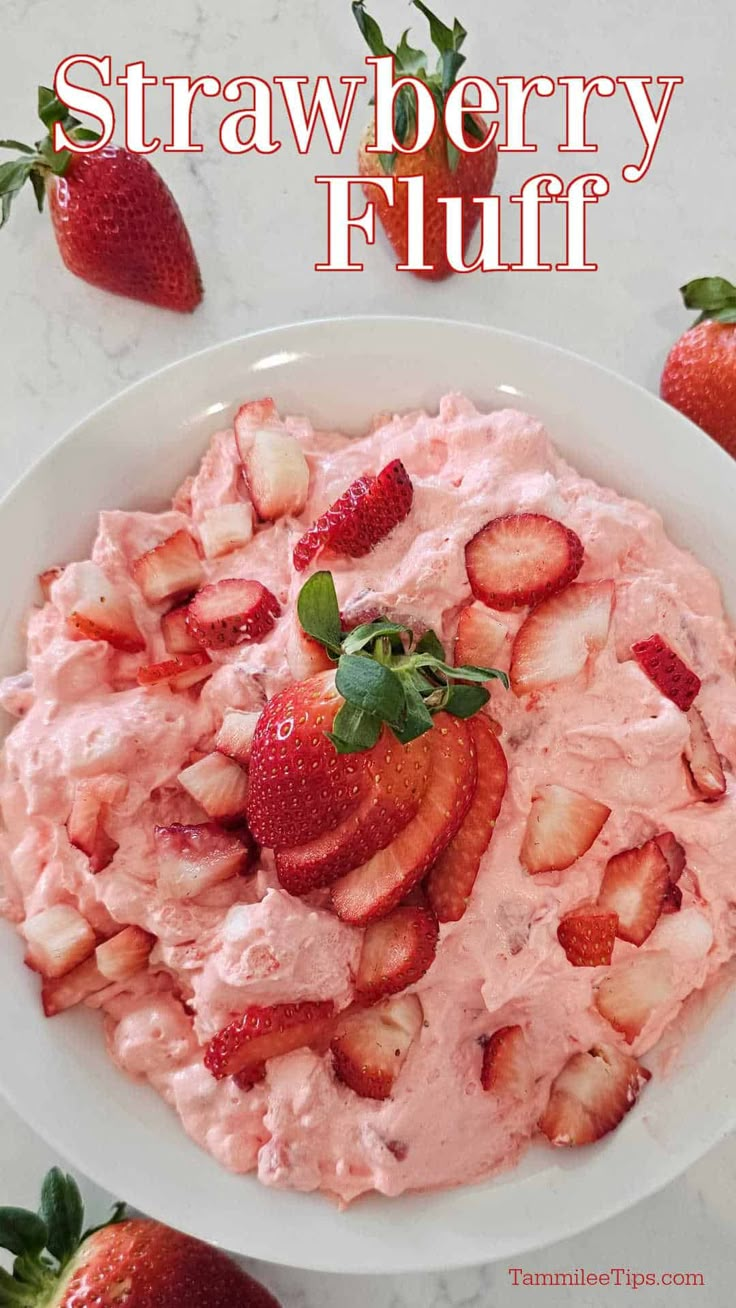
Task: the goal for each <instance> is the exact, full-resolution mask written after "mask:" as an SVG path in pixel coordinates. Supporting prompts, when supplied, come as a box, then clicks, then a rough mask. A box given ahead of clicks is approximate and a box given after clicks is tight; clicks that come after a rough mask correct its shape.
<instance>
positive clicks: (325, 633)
mask: <svg viewBox="0 0 736 1308" xmlns="http://www.w3.org/2000/svg"><path fill="white" fill-rule="evenodd" d="M296 611H297V614H298V617H299V621H300V623H301V625H302V628H303V630H304V631H306V633H307V635H308V636H312V637H313V638H314V640H318V641H319V643H320V645H324V646H325V648H326V649H328V650H330V651H331V652H332V653H335V654H337V653H339V650H340V640H341V637H342V630H341V626H340V606H339V604H338V602H337V593H336V591H335V583H334V581H333V580H332V573H331V572H315V573H314V575H313V576H311V577H310V578H309V580H308V581H306V582H305V583H304V585H303V586H302V588H301V590H300V592H299V598H298V600H297V603H296Z"/></svg>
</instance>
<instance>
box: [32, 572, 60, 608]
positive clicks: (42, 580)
mask: <svg viewBox="0 0 736 1308" xmlns="http://www.w3.org/2000/svg"><path fill="white" fill-rule="evenodd" d="M63 571H64V569H63V568H47V569H46V571H45V572H39V574H38V584H39V586H40V587H41V594H42V595H43V598H44V599H45V600H46V601H47V602H48V600H50V599H51V587H52V586H53V584H54V582H55V581H58V580H59V577H60V576H61V574H62V573H63Z"/></svg>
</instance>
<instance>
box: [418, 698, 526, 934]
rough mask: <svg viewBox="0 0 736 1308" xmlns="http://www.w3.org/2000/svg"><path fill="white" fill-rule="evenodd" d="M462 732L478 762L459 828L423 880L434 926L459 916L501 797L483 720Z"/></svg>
mask: <svg viewBox="0 0 736 1308" xmlns="http://www.w3.org/2000/svg"><path fill="white" fill-rule="evenodd" d="M468 730H469V731H470V734H471V736H472V739H473V743H474V745H475V752H476V756H477V760H478V780H477V782H476V786H475V793H474V795H473V799H472V801H471V804H470V808H469V809H468V811H467V814H466V815H465V818H464V819H463V824H462V826H461V827H460V830H459V831H458V833H457V835H456V836H455V837H454V838H453V839H452V840H451V841H450V843H449V845H448V846H447V848H446V849H445V851H444V852H443V853H442V854H440V857H439V858H438V860H437V862H436V863H435V865H434V867H433V868H432V869H431V870H430V873H429V877H428V878H427V895H428V898H429V902H430V904H431V905H432V908H433V909H434V911H435V913H436V914H437V918H438V920H439V921H440V922H458V921H459V920H460V918H461V917H462V915H463V913H464V912H465V910H466V908H467V906H468V900H469V898H470V894H471V892H472V889H473V886H474V885H475V879H476V877H477V875H478V870H479V868H480V862H481V859H482V857H483V855H484V853H485V852H486V850H487V848H488V846H489V844H490V843H491V836H492V835H493V829H494V827H495V825H496V818H497V817H498V815H499V813H500V811H501V804H502V802H503V797H504V795H505V793H506V781H507V778H508V767H507V764H506V756H505V754H504V752H503V750H502V748H501V746H500V744H499V742H498V740H497V738H496V734H495V732H494V730H493V727H492V726H491V724H490V722H489V720H488V718H486V717H484V716H483V715H482V714H478V715H477V717H474V718H471V719H470V721H469V722H468Z"/></svg>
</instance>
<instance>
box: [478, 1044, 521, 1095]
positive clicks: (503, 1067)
mask: <svg viewBox="0 0 736 1308" xmlns="http://www.w3.org/2000/svg"><path fill="white" fill-rule="evenodd" d="M480 1083H481V1085H482V1086H483V1089H484V1090H490V1091H491V1092H492V1093H493V1094H496V1095H501V1096H503V1097H506V1096H508V1097H509V1098H514V1099H521V1100H525V1099H527V1098H528V1097H529V1095H530V1094H531V1092H532V1090H533V1088H534V1069H533V1068H532V1064H531V1059H530V1058H529V1050H528V1048H527V1043H526V1037H525V1036H524V1032H523V1031H522V1029H521V1027H520V1026H502V1027H500V1028H499V1030H498V1031H494V1032H493V1035H492V1036H491V1037H490V1039H489V1040H488V1041H486V1042H485V1043H484V1047H483V1064H482V1067H481V1072H480Z"/></svg>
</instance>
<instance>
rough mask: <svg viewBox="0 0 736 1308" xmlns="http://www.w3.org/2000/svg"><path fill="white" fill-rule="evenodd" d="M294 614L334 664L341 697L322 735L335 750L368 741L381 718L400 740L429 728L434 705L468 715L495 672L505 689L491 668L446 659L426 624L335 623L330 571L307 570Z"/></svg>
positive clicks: (479, 704)
mask: <svg viewBox="0 0 736 1308" xmlns="http://www.w3.org/2000/svg"><path fill="white" fill-rule="evenodd" d="M297 614H298V617H299V621H300V623H301V625H302V628H303V630H304V631H305V632H306V633H307V635H308V636H311V637H312V638H313V639H314V640H316V641H318V642H319V643H320V644H321V645H323V646H324V648H325V650H326V651H327V653H328V654H329V656H330V658H331V659H332V660H333V661H334V662H335V663H336V664H337V673H336V677H335V686H336V688H337V690H338V692H339V694H340V695H342V697H343V699H344V701H345V703H344V704H342V706H341V707H340V708H339V710H338V712H337V714H336V716H335V720H334V722H333V724H332V726H333V729H332V731H330V732H328V733H327V735H328V737H329V739H330V740H331V741H332V743H333V745H334V746H335V749H336V750H337V752H338V754H354V753H360V752H362V751H364V750H368V749H372V748H373V746H374V745H375V744H376V743H377V741H378V738H379V736H380V734H381V729H382V726H383V724H384V723H385V724H386V725H387V726H388V727H389V728H390V730H391V731H392V732H393V734H394V736H396V739H397V740H399V741H400V742H401V743H402V745H406V744H408V743H409V741H411V740H416V739H417V737H418V736H422V735H424V733H425V732H426V731H430V730H431V729H432V726H433V722H432V718H433V716H434V714H435V713H441V712H446V713H451V714H452V715H453V716H454V717H458V718H470V717H473V715H474V714H476V713H477V712H478V711H479V710H480V709H482V708H483V705H484V704H487V702H488V699H489V697H490V696H489V692H488V691H487V690H486V688H485V686H484V684H483V683H484V682H487V681H494V680H498V681H501V682H502V683H503V685H504V687H505V688H506V689H508V685H509V681H508V677H507V676H506V673H505V672H502V671H500V670H499V669H498V668H483V667H474V666H470V665H468V666H462V667H453V666H452V665H451V664H449V663H447V662H446V661H445V650H444V646H443V645H442V642H441V641H440V639H439V637H438V636H437V635H436V634H435V632H433V631H426V632H425V633H424V635H423V636H422V637H421V638H420V639H418V640H416V639H415V637H414V633H413V631H412V630H411V628H410V627H407V626H405V625H404V624H403V623H400V622H392V621H391V620H390V619H389V618H385V617H378V618H375V619H374V620H373V621H371V622H364V623H361V625H360V626H358V627H355V628H354V629H353V630H352V631H347V632H346V631H343V630H342V623H341V618H340V609H339V606H338V603H337V594H336V592H335V583H334V581H333V578H332V573H330V572H315V573H314V574H313V575H312V576H311V577H310V578H309V580H308V581H307V582H305V584H304V585H303V586H302V589H301V591H300V592H299V598H298V600H297ZM459 683H463V684H459Z"/></svg>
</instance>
